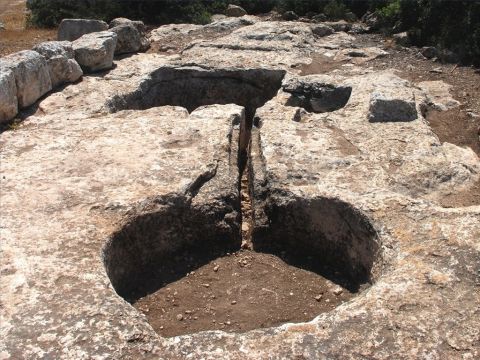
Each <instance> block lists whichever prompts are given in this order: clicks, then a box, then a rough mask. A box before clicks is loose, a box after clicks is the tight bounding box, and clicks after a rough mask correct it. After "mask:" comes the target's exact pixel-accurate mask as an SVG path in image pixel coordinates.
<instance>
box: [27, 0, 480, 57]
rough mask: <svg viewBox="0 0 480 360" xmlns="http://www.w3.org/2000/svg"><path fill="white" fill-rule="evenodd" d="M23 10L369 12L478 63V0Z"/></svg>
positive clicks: (41, 3)
mask: <svg viewBox="0 0 480 360" xmlns="http://www.w3.org/2000/svg"><path fill="white" fill-rule="evenodd" d="M27 4H28V6H29V8H30V10H31V18H30V22H31V23H32V24H33V25H36V26H47V27H49V26H56V25H58V24H59V22H60V21H61V20H62V19H63V18H78V17H80V18H97V19H102V20H106V21H109V20H111V19H113V18H115V17H129V18H132V19H140V20H143V21H145V22H146V23H153V24H165V23H182V22H193V23H200V24H205V23H208V22H209V21H210V17H211V14H215V13H223V12H224V11H225V9H226V8H227V6H228V4H235V5H240V6H242V7H243V8H245V10H247V12H248V13H250V14H258V13H266V12H269V11H271V10H272V9H276V10H278V11H280V12H284V11H294V12H296V13H297V14H298V15H300V16H304V15H308V14H309V13H310V14H312V13H323V14H325V15H326V17H327V18H329V19H331V20H338V19H341V18H344V17H346V15H347V13H348V12H350V11H351V12H353V13H354V14H356V15H357V16H358V17H361V16H362V15H363V14H365V12H366V11H371V12H375V13H376V14H377V15H378V17H379V19H380V21H381V24H382V27H383V29H384V30H385V31H386V32H388V33H392V32H399V31H409V33H410V35H411V38H412V40H413V42H414V43H415V44H416V45H427V44H428V45H434V46H438V47H442V48H448V49H451V50H453V51H454V52H456V53H457V54H458V55H460V56H461V58H462V59H464V60H465V61H469V62H474V63H477V64H479V63H480V0H470V1H467V0H457V1H454V0H28V2H27Z"/></svg>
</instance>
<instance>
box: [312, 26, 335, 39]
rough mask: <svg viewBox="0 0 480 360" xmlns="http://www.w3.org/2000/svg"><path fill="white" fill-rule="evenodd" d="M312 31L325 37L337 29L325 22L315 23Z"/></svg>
mask: <svg viewBox="0 0 480 360" xmlns="http://www.w3.org/2000/svg"><path fill="white" fill-rule="evenodd" d="M312 32H313V33H314V34H315V35H317V36H320V37H323V36H328V35H331V34H333V33H334V32H335V30H333V28H331V27H330V26H327V25H325V24H315V25H312Z"/></svg>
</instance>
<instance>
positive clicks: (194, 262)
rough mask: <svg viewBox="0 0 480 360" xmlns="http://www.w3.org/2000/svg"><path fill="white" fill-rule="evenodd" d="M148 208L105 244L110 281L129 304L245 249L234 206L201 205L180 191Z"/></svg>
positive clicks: (151, 203)
mask: <svg viewBox="0 0 480 360" xmlns="http://www.w3.org/2000/svg"><path fill="white" fill-rule="evenodd" d="M145 206H146V207H147V208H148V209H149V210H147V211H145V210H141V211H140V214H139V215H134V216H132V217H131V218H130V219H129V220H127V222H126V224H125V225H124V226H123V227H122V228H121V229H120V230H118V231H117V232H116V233H114V234H113V235H112V236H111V237H110V239H109V240H108V241H107V243H106V245H105V246H104V248H103V254H102V255H103V261H104V265H105V268H106V271H107V274H108V276H109V278H110V281H111V283H112V285H113V287H114V288H115V290H116V292H117V293H118V294H119V295H120V296H121V297H123V298H124V299H125V300H127V301H129V302H132V303H133V302H135V301H136V300H138V299H139V298H141V297H144V296H146V295H148V294H151V293H153V292H155V291H156V290H158V289H159V288H161V287H163V286H165V285H166V284H168V283H171V282H174V281H176V280H178V279H180V278H182V277H184V276H186V275H187V274H188V273H189V272H190V271H192V270H195V269H196V268H198V267H200V266H202V265H205V264H207V263H209V262H210V261H211V260H213V259H215V258H217V257H219V256H222V255H224V254H226V253H227V252H232V251H234V250H236V249H239V248H240V242H241V240H240V230H239V227H238V220H239V219H238V218H235V214H237V212H236V211H235V207H236V205H235V204H229V203H228V201H226V202H224V203H221V204H212V205H211V206H209V205H208V206H205V205H204V206H202V207H199V208H197V207H195V206H192V204H191V202H190V200H189V199H188V198H186V197H183V196H178V195H175V196H163V197H158V198H156V199H154V200H151V201H149V203H148V204H147V205H143V208H145ZM229 215H233V216H229ZM237 217H238V215H237ZM229 219H230V220H229Z"/></svg>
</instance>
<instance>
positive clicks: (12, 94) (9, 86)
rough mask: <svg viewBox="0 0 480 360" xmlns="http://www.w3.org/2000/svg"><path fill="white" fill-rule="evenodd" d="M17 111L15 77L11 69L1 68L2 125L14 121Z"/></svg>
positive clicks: (0, 104)
mask: <svg viewBox="0 0 480 360" xmlns="http://www.w3.org/2000/svg"><path fill="white" fill-rule="evenodd" d="M17 111H18V101H17V87H16V85H15V75H13V72H12V70H10V69H1V68H0V124H2V123H4V122H6V121H9V120H11V119H13V118H14V117H15V115H17Z"/></svg>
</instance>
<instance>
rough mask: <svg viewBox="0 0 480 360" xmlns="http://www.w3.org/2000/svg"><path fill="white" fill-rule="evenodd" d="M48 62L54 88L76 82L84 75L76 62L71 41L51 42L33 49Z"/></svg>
mask: <svg viewBox="0 0 480 360" xmlns="http://www.w3.org/2000/svg"><path fill="white" fill-rule="evenodd" d="M33 50H34V51H36V52H38V53H39V54H41V55H42V56H43V57H44V58H45V59H46V60H47V65H48V70H49V73H50V79H51V81H52V87H53V88H56V87H58V86H59V85H62V84H64V83H71V82H75V81H77V80H78V79H80V78H81V77H82V75H83V71H82V69H81V68H80V65H78V63H77V62H76V61H75V59H74V57H75V52H74V51H73V47H72V43H70V42H69V41H49V42H44V43H41V44H39V45H37V46H35V47H34V48H33Z"/></svg>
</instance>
